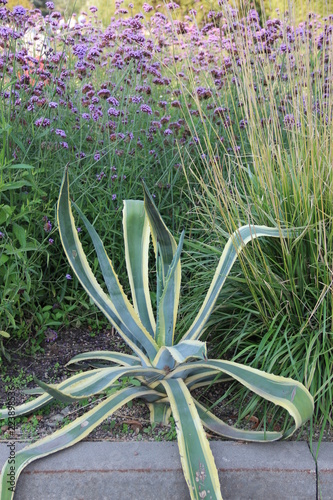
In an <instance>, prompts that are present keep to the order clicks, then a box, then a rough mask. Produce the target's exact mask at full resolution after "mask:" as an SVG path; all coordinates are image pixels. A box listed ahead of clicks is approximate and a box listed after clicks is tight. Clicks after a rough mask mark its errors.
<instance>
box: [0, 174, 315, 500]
mask: <svg viewBox="0 0 333 500" xmlns="http://www.w3.org/2000/svg"><path fill="white" fill-rule="evenodd" d="M77 210H78V213H79V214H80V216H81V218H82V220H83V222H84V224H85V226H86V228H87V231H88V233H89V235H90V237H91V239H92V242H93V245H94V248H95V251H96V253H97V257H98V260H99V263H100V267H101V271H102V275H103V278H104V281H105V284H106V287H107V290H108V294H107V293H105V292H104V290H103V289H102V287H101V286H100V285H99V283H98V282H97V280H96V279H95V276H94V275H93V272H92V270H91V268H90V266H89V264H88V261H87V258H86V256H85V254H84V252H83V248H82V245H81V242H80V240H79V237H78V235H77V231H76V227H75V223H74V218H73V215H72V210H71V202H70V198H69V180H68V172H67V170H66V171H65V175H64V179H63V182H62V185H61V189H60V195H59V202H58V225H59V233H60V237H61V241H62V244H63V247H64V250H65V253H66V255H67V258H68V260H69V262H70V264H71V266H72V268H73V270H74V272H75V274H76V275H77V277H78V279H79V280H80V282H81V284H82V286H83V287H84V289H85V290H86V291H87V293H88V294H89V296H90V297H91V298H92V300H93V301H94V302H95V304H96V305H97V306H98V307H99V308H100V310H101V311H102V312H103V313H104V314H105V316H106V317H107V318H108V319H109V321H110V322H111V323H112V325H113V326H114V327H115V328H116V330H117V331H118V332H119V334H120V335H121V336H122V338H123V339H124V340H125V341H126V342H127V344H128V345H129V346H130V347H131V348H132V350H133V352H134V355H128V354H123V353H116V352H112V351H101V352H96V351H93V352H87V353H83V354H79V355H77V356H75V357H74V358H73V359H72V360H71V361H70V362H69V363H68V366H69V367H73V366H74V367H79V368H82V367H84V368H89V370H88V371H86V372H83V373H78V374H76V375H73V376H72V377H70V378H69V379H68V380H65V381H63V382H61V383H59V384H55V385H53V384H45V383H44V382H42V381H37V383H38V384H39V387H38V388H37V389H34V390H33V391H31V390H30V391H29V394H32V395H37V397H36V398H35V399H34V400H32V401H30V402H28V403H25V404H23V405H20V406H18V407H17V408H15V414H16V416H20V415H25V414H27V413H31V412H32V411H36V410H38V409H39V408H41V407H42V406H44V405H46V404H47V403H49V402H50V401H52V400H54V399H57V400H60V401H64V402H66V404H67V403H70V402H75V401H78V400H82V399H83V398H87V397H90V396H92V395H96V394H97V395H101V400H100V401H99V402H98V403H97V404H96V406H95V407H93V408H92V409H91V410H89V411H88V412H87V413H85V414H84V415H82V416H81V417H79V418H78V419H77V420H75V421H74V422H71V423H70V424H68V425H67V426H65V427H64V428H63V429H59V430H58V431H56V432H55V433H54V434H52V435H51V436H48V437H46V438H44V439H42V440H40V441H37V442H36V443H33V444H32V445H29V446H28V447H26V448H24V449H23V450H21V451H19V452H18V453H17V456H16V481H17V479H18V477H19V474H20V472H21V471H22V469H23V468H24V467H25V466H26V465H27V464H28V463H30V462H32V461H33V460H37V459H38V458H41V457H43V456H46V455H49V454H51V453H55V452H56V451H58V450H62V449H64V448H67V447H69V446H72V445H73V444H75V443H77V442H78V441H79V440H81V439H83V438H84V437H85V436H87V435H88V434H89V433H90V432H91V431H92V430H93V429H94V428H95V427H96V426H97V425H99V423H101V422H102V421H103V420H104V419H105V418H107V417H108V416H109V415H111V414H112V413H113V412H114V411H115V410H116V409H117V408H120V407H121V406H122V405H124V404H125V403H126V402H129V401H131V400H132V399H134V398H136V397H137V398H140V399H142V400H144V401H145V402H146V403H147V404H148V406H149V409H150V416H151V420H152V422H160V423H163V424H166V423H168V419H169V416H170V413H171V412H172V414H173V417H174V419H175V422H176V428H177V439H178V444H179V450H180V455H181V462H182V467H183V471H184V476H185V479H186V482H187V484H188V486H189V492H190V496H191V499H193V500H194V499H196V500H199V499H200V498H211V499H213V500H217V499H221V498H222V496H221V490H220V484H219V479H218V473H217V469H216V466H215V462H214V458H213V455H212V452H211V450H210V447H209V442H208V440H207V437H206V433H205V431H204V427H206V428H207V429H210V430H211V431H213V432H215V433H217V434H220V435H223V436H225V437H228V438H231V439H242V440H248V441H263V442H269V441H274V440H276V439H280V438H284V437H287V436H289V435H291V434H292V433H293V432H294V431H295V430H296V429H297V428H299V426H300V425H302V423H303V422H305V421H306V420H307V419H308V418H310V416H311V414H312V412H313V398H312V396H311V395H310V393H309V392H308V391H307V389H306V388H305V387H304V386H303V385H302V384H300V383H299V382H296V381H294V380H292V379H285V378H283V377H277V376H275V375H272V374H269V373H264V372H261V371H260V370H256V369H254V368H248V367H246V366H244V365H240V364H239V363H234V362H232V361H223V360H211V359H207V352H206V344H205V342H202V341H200V340H199V338H200V336H201V335H202V333H203V332H204V329H205V328H206V323H207V320H208V318H209V315H210V314H211V312H212V310H213V307H214V305H215V302H216V299H217V297H218V295H219V293H220V291H221V288H222V286H223V284H224V282H225V280H226V277H227V276H228V273H229V272H230V270H231V268H232V266H233V264H234V262H235V260H236V258H237V255H238V253H239V252H240V251H242V249H243V248H244V246H245V245H246V244H247V243H248V242H249V241H251V240H252V239H254V238H257V237H261V236H273V237H281V236H284V235H285V233H284V232H281V231H278V230H277V229H273V228H268V227H265V226H244V227H241V228H240V229H239V230H238V231H236V232H235V233H234V234H233V235H232V236H231V237H230V238H229V240H228V242H227V244H226V247H225V249H224V251H223V253H222V256H221V258H220V262H219V264H218V267H217V269H216V272H215V275H214V278H213V281H212V284H211V286H210V288H209V290H208V292H207V295H206V298H205V300H204V302H203V304H202V306H201V308H200V310H199V312H198V314H197V317H196V318H195V320H194V322H193V324H192V325H191V327H190V328H189V330H188V331H187V332H186V334H185V336H184V337H183V338H182V340H181V341H180V342H179V343H178V344H176V345H175V344H174V333H175V328H176V318H177V311H178V303H179V294H180V278H181V266H180V254H181V250H182V245H183V241H184V233H182V235H181V237H180V240H179V243H178V245H177V243H176V241H175V240H174V238H173V236H172V235H171V233H170V231H169V230H168V228H167V227H166V225H165V224H164V222H163V220H162V218H161V216H160V214H159V212H158V210H157V208H156V206H155V204H154V202H153V200H152V198H151V196H150V194H149V192H148V190H147V188H146V187H145V186H144V201H129V200H127V201H125V202H124V211H123V228H124V242H125V257H126V267H127V273H128V277H129V283H130V288H131V294H132V301H133V305H132V304H131V302H130V301H129V300H128V298H127V297H126V295H125V293H124V292H123V289H122V287H121V285H120V283H119V280H118V277H117V275H116V273H115V271H114V269H113V266H112V263H111V261H110V259H109V258H108V256H107V254H106V251H105V248H104V246H103V243H102V241H101V239H100V237H99V236H98V234H97V233H96V231H95V228H94V227H93V225H92V224H91V223H90V222H89V221H88V219H87V218H86V217H85V215H84V214H83V213H82V212H81V211H80V210H79V209H78V208H77ZM150 236H151V237H152V241H153V245H154V250H155V256H156V269H157V276H156V278H157V292H156V296H157V306H156V319H155V317H154V312H153V307H152V304H151V300H150V290H149V282H148V247H149V238H150ZM91 368H92V369H91ZM221 374H222V376H220V377H219V375H221ZM123 377H127V379H131V380H135V382H136V384H134V383H133V386H131V385H130V384H129V386H127V387H123V386H122V385H121V384H120V383H119V379H121V380H123ZM227 380H237V381H238V382H240V383H241V384H243V385H244V386H245V387H247V388H248V389H250V390H251V391H253V392H254V393H256V394H258V395H260V396H261V397H263V398H265V399H266V400H268V401H271V402H273V403H274V404H276V405H279V406H281V407H283V408H285V409H286V410H287V411H288V412H289V414H290V415H291V416H292V417H293V419H294V421H295V425H294V426H293V427H291V428H290V429H288V430H287V431H286V432H285V433H284V434H282V433H279V432H268V431H258V432H257V431H247V430H241V429H236V428H234V427H232V426H229V425H227V424H226V423H224V422H223V421H222V420H220V419H219V418H217V417H216V416H215V415H213V413H211V412H210V411H208V410H207V409H206V408H205V407H204V406H202V404H201V403H200V402H199V401H196V400H195V398H194V397H193V396H192V394H191V391H192V390H193V389H195V388H198V387H203V386H206V385H208V384H214V383H219V382H221V381H224V382H225V381H227ZM110 389H111V390H112V392H113V393H112V394H111V395H110V393H109V392H107V391H109V390H110ZM6 417H8V410H6V409H3V410H0V418H6ZM9 466H10V465H9V463H8V461H7V462H6V464H5V465H4V467H3V470H2V475H1V480H0V498H1V500H11V499H12V498H13V495H14V493H13V492H11V491H10V490H8V488H7V484H6V481H5V478H6V475H7V473H8V470H9V469H8V467H9Z"/></svg>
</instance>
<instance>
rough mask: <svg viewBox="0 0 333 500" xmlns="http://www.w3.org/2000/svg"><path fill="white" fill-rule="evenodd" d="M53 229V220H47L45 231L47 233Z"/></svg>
mask: <svg viewBox="0 0 333 500" xmlns="http://www.w3.org/2000/svg"><path fill="white" fill-rule="evenodd" d="M51 229H52V224H51V222H50V221H49V220H48V221H47V222H45V224H44V231H45V232H46V233H49V232H50V231H51Z"/></svg>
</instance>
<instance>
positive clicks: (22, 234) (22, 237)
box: [13, 223, 27, 250]
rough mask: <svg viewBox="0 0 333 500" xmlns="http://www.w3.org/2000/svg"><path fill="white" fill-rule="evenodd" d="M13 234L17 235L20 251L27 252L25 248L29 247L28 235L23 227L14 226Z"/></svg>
mask: <svg viewBox="0 0 333 500" xmlns="http://www.w3.org/2000/svg"><path fill="white" fill-rule="evenodd" d="M13 233H14V234H15V236H16V238H17V239H18V241H19V243H20V245H21V247H22V248H21V249H20V250H25V247H26V245H27V235H26V231H25V229H24V228H23V227H22V226H19V225H18V224H15V223H14V224H13Z"/></svg>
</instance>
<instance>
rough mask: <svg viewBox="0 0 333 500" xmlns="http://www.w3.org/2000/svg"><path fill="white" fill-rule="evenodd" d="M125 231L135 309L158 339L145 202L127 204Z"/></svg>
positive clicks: (137, 201) (152, 334)
mask: <svg viewBox="0 0 333 500" xmlns="http://www.w3.org/2000/svg"><path fill="white" fill-rule="evenodd" d="M123 228H124V243H125V258H126V268H127V274H128V278H129V282H130V287H131V292H132V299H133V304H134V308H135V310H136V311H137V313H138V315H139V317H140V320H141V321H142V324H143V325H144V326H145V328H146V329H147V330H148V332H149V333H150V334H151V336H152V337H154V336H155V328H156V324H155V318H154V314H153V308H152V305H151V300H150V293H149V283H148V275H149V271H148V248H149V236H150V229H149V223H148V218H147V217H146V212H145V209H144V203H143V201H139V200H125V201H124V210H123Z"/></svg>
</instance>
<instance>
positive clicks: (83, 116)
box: [81, 113, 90, 120]
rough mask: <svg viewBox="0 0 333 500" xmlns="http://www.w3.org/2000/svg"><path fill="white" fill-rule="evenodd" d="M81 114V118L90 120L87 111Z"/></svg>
mask: <svg viewBox="0 0 333 500" xmlns="http://www.w3.org/2000/svg"><path fill="white" fill-rule="evenodd" d="M81 116H82V118H83V119H84V120H90V115H89V113H82V115H81Z"/></svg>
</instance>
